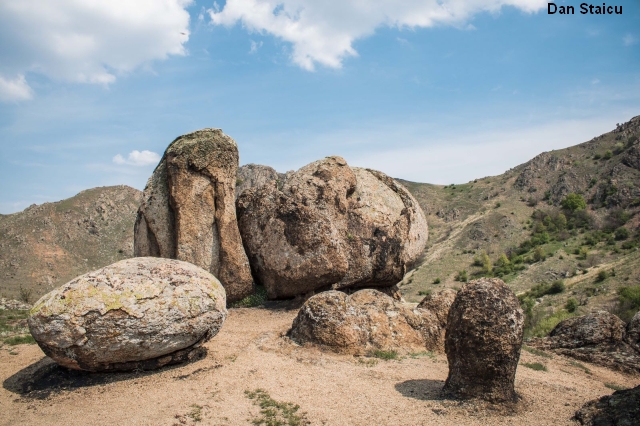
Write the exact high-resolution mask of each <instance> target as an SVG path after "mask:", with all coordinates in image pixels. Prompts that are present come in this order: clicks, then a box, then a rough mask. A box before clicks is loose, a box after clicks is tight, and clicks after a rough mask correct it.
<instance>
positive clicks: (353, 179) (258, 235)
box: [236, 156, 428, 299]
mask: <svg viewBox="0 0 640 426" xmlns="http://www.w3.org/2000/svg"><path fill="white" fill-rule="evenodd" d="M236 206H237V212H238V224H239V228H240V233H241V234H242V241H243V243H244V246H245V250H246V252H247V255H248V256H249V261H250V263H251V268H252V271H253V274H254V277H255V279H256V281H257V282H259V283H261V284H263V285H264V286H265V287H266V289H267V294H268V296H269V298H271V299H276V298H287V297H293V296H297V295H303V294H308V293H310V292H313V291H318V290H320V291H322V290H327V289H345V288H363V287H390V286H393V285H394V284H396V283H398V282H399V281H400V280H401V279H402V277H403V276H404V274H405V273H406V272H407V271H408V270H409V269H410V268H411V267H412V265H413V263H414V262H415V261H416V260H417V259H418V257H419V256H420V255H421V254H422V251H423V249H424V246H425V244H426V242H427V236H428V228H427V221H426V219H425V216H424V213H423V212H422V209H421V208H420V206H419V204H418V202H417V201H416V200H415V198H414V197H413V196H412V195H411V194H410V193H409V191H408V190H407V189H405V188H404V187H403V186H401V185H400V184H398V183H397V182H396V181H394V180H393V179H391V178H390V177H389V176H387V175H385V174H384V173H381V172H378V171H376V170H370V169H361V168H355V167H354V168H352V167H349V165H348V164H347V162H346V161H345V160H344V159H343V158H342V157H338V156H334V157H326V158H324V159H322V160H319V161H316V162H313V163H311V164H308V165H306V166H304V167H302V168H301V169H300V170H298V171H295V172H288V173H287V174H286V175H285V176H284V177H283V178H282V180H280V181H275V180H270V181H268V182H267V183H265V184H264V185H262V186H259V187H254V188H251V189H247V190H245V191H244V192H243V193H242V194H240V197H239V198H238V200H237V202H236Z"/></svg>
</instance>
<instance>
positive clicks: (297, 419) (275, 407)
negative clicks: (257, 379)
mask: <svg viewBox="0 0 640 426" xmlns="http://www.w3.org/2000/svg"><path fill="white" fill-rule="evenodd" d="M244 394H245V396H246V397H247V398H249V399H251V400H253V401H254V403H255V404H257V405H258V406H259V407H260V415H261V416H260V417H258V418H256V419H253V420H252V421H251V423H253V424H254V425H266V426H302V425H308V424H309V421H308V420H307V418H306V414H305V413H298V410H300V406H299V405H297V404H293V403H291V402H278V401H276V400H274V399H273V398H271V396H270V395H269V394H268V393H267V391H265V390H264V389H256V390H254V391H248V390H246V391H244Z"/></svg>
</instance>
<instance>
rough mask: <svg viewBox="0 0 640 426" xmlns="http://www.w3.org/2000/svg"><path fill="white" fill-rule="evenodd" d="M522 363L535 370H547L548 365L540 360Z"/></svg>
mask: <svg viewBox="0 0 640 426" xmlns="http://www.w3.org/2000/svg"><path fill="white" fill-rule="evenodd" d="M522 365H524V366H525V367H527V368H530V369H532V370H535V371H547V367H546V366H545V365H544V364H541V363H539V362H523V363H522Z"/></svg>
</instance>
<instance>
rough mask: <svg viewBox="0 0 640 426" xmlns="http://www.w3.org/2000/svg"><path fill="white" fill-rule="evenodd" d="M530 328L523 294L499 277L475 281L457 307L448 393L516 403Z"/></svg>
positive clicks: (452, 315)
mask: <svg viewBox="0 0 640 426" xmlns="http://www.w3.org/2000/svg"><path fill="white" fill-rule="evenodd" d="M523 332H524V314H523V312H522V309H521V308H520V303H519V302H518V298H517V297H516V295H515V294H514V293H513V291H511V289H510V288H509V287H507V285H506V284H505V283H504V282H503V281H502V280H500V279H497V278H481V279H479V280H475V281H470V282H469V283H468V284H467V285H465V286H464V287H463V288H462V290H460V291H459V292H458V294H457V295H456V298H455V300H454V302H453V304H452V305H451V308H450V310H449V316H448V323H447V332H446V337H445V351H446V353H447V359H448V361H449V376H448V377H447V381H446V382H445V385H444V389H443V393H444V394H445V395H446V396H449V397H453V398H459V399H474V398H478V399H483V400H487V401H490V402H494V403H502V402H516V400H517V395H516V392H515V389H514V382H515V377H516V369H517V367H518V361H519V359H520V349H521V347H522V339H523Z"/></svg>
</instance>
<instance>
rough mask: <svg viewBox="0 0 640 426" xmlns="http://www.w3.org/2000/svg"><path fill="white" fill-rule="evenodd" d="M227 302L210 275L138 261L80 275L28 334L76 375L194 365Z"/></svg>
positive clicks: (50, 301)
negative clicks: (192, 360) (193, 359)
mask: <svg viewBox="0 0 640 426" xmlns="http://www.w3.org/2000/svg"><path fill="white" fill-rule="evenodd" d="M225 306H226V295H225V290H224V288H223V287H222V285H221V284H220V282H219V281H218V280H217V279H216V277H214V276H213V275H211V274H210V273H209V272H207V271H205V270H203V269H201V268H199V267H197V266H194V265H192V264H190V263H187V262H182V261H178V260H170V259H161V258H153V257H141V258H133V259H127V260H122V261H120V262H117V263H114V264H112V265H109V266H107V267H104V268H102V269H98V270H96V271H93V272H90V273H87V274H84V275H81V276H79V277H77V278H75V279H73V280H71V281H69V282H68V283H67V284H65V285H63V286H62V287H59V288H57V289H56V290H53V291H52V292H50V293H48V294H46V295H45V296H43V297H42V298H41V299H40V300H38V302H36V304H35V305H34V307H33V309H32V310H31V313H30V317H29V319H28V324H29V330H30V331H31V334H32V335H33V337H34V339H35V340H36V342H37V343H38V345H39V346H40V347H41V348H42V350H43V351H44V352H45V354H47V355H48V356H49V357H51V358H52V359H53V360H55V361H56V362H57V363H58V364H60V365H62V366H64V367H67V368H71V369H76V370H86V371H127V370H135V369H145V370H146V369H152V368H159V367H162V366H164V365H168V364H175V363H177V362H182V361H186V360H188V359H191V358H192V357H193V356H194V355H195V354H196V353H197V352H198V351H196V350H195V349H197V348H198V347H200V346H201V345H202V343H204V342H206V341H207V340H209V339H210V338H212V337H213V336H215V335H216V334H217V333H218V331H219V330H220V327H221V326H222V324H223V322H224V320H225V318H226V315H227V311H226V307H225Z"/></svg>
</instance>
